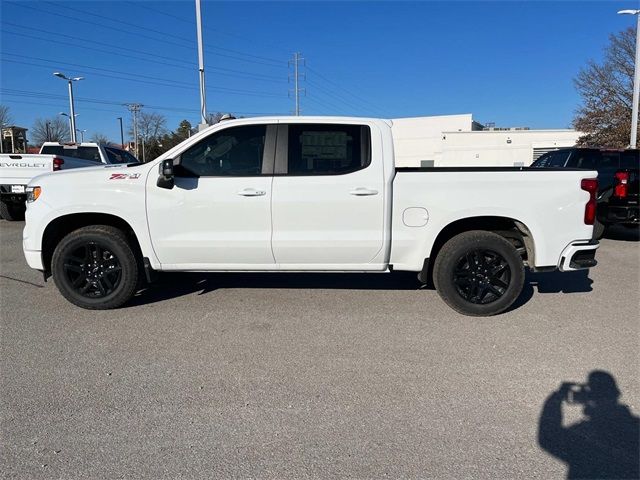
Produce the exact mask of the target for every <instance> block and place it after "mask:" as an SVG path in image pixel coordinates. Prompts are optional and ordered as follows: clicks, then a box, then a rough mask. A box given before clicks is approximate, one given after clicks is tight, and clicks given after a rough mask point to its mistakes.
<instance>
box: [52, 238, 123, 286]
mask: <svg viewBox="0 0 640 480" xmlns="http://www.w3.org/2000/svg"><path fill="white" fill-rule="evenodd" d="M63 261H64V272H65V275H66V277H67V280H68V282H69V284H70V285H71V286H72V287H73V289H74V290H75V291H76V292H77V293H78V294H80V295H82V296H83V297H87V298H102V297H106V296H107V295H110V294H111V293H113V292H114V291H115V290H116V289H117V288H118V285H119V284H120V280H121V278H122V266H121V265H120V260H119V259H118V257H116V256H115V255H114V254H113V252H112V251H111V250H109V248H108V247H106V246H105V245H101V244H100V243H97V242H87V243H86V244H84V245H80V246H78V247H77V248H75V249H74V250H70V251H68V252H66V254H65V256H64V257H63Z"/></svg>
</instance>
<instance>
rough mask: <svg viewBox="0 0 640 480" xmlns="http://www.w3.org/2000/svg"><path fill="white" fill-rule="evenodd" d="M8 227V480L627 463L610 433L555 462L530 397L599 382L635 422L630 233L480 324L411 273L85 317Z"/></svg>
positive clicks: (241, 290)
mask: <svg viewBox="0 0 640 480" xmlns="http://www.w3.org/2000/svg"><path fill="white" fill-rule="evenodd" d="M22 226H23V224H22V223H21V222H19V223H8V222H6V221H0V249H1V250H0V253H1V258H0V292H1V303H0V308H1V327H2V330H1V332H0V333H1V352H0V368H1V382H2V383H1V390H0V392H1V393H0V395H1V399H0V401H1V403H0V415H1V435H0V438H1V441H0V449H1V456H0V471H1V472H2V474H3V476H5V477H6V478H21V479H22V478H192V477H200V478H229V477H260V478H300V477H315V478H327V477H357V478H370V477H376V478H379V477H385V476H387V477H432V478H433V477H437V478H452V477H455V478H461V477H474V478H516V477H517V478H523V477H525V478H563V477H565V476H566V474H567V467H568V465H570V466H571V468H583V469H586V470H583V471H591V472H602V468H607V466H606V465H605V463H607V462H612V464H613V463H619V462H623V463H624V462H633V461H635V462H637V451H636V452H635V457H634V456H633V455H634V452H633V451H632V450H631V449H630V446H629V445H630V444H629V438H628V437H625V436H624V435H628V431H627V430H624V429H619V428H616V427H614V424H613V423H607V422H605V423H604V424H602V425H604V427H602V425H601V427H602V428H605V429H607V428H609V429H610V430H609V431H606V432H605V433H604V437H606V436H607V435H608V436H609V437H612V438H614V440H615V441H614V443H616V444H617V447H616V448H614V449H612V450H611V449H608V447H607V446H606V445H605V444H606V442H605V443H601V444H598V443H597V442H596V443H595V444H593V442H592V443H591V444H590V445H591V447H590V448H596V449H597V451H595V452H594V451H591V453H590V454H588V455H582V456H580V455H573V456H571V455H568V456H567V455H565V456H564V457H563V458H564V460H562V459H559V458H558V456H562V455H558V454H555V455H554V454H552V453H549V450H553V448H550V447H549V445H548V444H547V445H546V450H545V448H543V446H542V445H541V444H540V443H539V440H538V428H539V425H540V422H541V419H542V420H543V422H547V423H545V425H547V426H548V422H552V421H553V420H554V419H553V418H552V417H553V415H551V416H549V415H542V408H543V405H544V404H545V400H546V399H547V398H548V397H549V395H550V394H552V392H554V391H555V390H557V389H558V388H559V386H560V384H561V383H562V382H585V381H586V378H587V376H588V374H589V373H590V372H592V371H594V370H602V371H605V372H608V373H609V374H611V375H612V376H613V377H614V378H615V381H616V382H617V388H618V389H619V390H620V392H621V394H622V396H621V397H620V402H621V403H623V404H626V405H628V406H629V408H630V410H631V412H632V414H633V415H636V416H637V415H638V414H639V413H640V375H638V372H639V371H640V361H639V352H640V322H639V320H638V318H639V304H638V291H639V287H640V249H639V246H640V242H638V235H637V232H633V231H629V230H625V229H621V230H614V231H612V232H611V234H610V235H609V237H610V238H606V239H604V240H603V242H602V246H601V247H600V250H599V252H598V255H597V259H598V261H599V265H598V266H597V267H596V268H595V269H593V270H592V271H591V272H589V273H588V275H587V274H585V273H584V272H577V273H573V274H558V273H552V274H531V275H529V276H528V280H527V287H526V289H525V293H524V294H523V295H522V297H521V298H520V299H519V301H518V306H517V308H515V309H513V310H511V311H509V312H507V313H506V314H503V315H500V316H497V317H493V318H484V319H478V318H467V317H463V316H460V315H458V314H456V313H455V312H453V311H452V310H450V309H449V308H448V307H447V306H446V305H445V304H444V303H443V302H442V301H441V300H440V299H439V297H438V296H437V294H436V292H435V291H433V290H424V289H419V288H418V283H417V282H416V280H415V276H414V275H407V274H393V275H369V276H366V275H356V274H354V275H342V276H340V275H333V274H331V275H320V274H319V275H307V274H304V275H302V274H289V275H285V274H227V275H218V274H216V275H204V274H172V275H165V276H164V277H163V278H162V279H161V281H160V283H159V284H158V285H156V286H154V287H153V288H152V289H151V290H149V291H146V292H142V294H141V295H139V296H138V297H136V299H135V301H134V302H133V304H131V305H130V306H128V307H126V308H122V309H119V310H116V311H110V312H108V311H106V312H105V311H102V312H91V311H85V310H81V309H78V308H76V307H74V306H73V305H71V304H69V303H67V302H66V301H65V300H64V299H63V298H62V297H61V296H60V295H59V294H58V292H57V290H56V289H55V286H54V285H53V283H52V282H51V281H49V282H47V283H44V282H43V280H42V277H41V275H40V274H39V273H38V272H35V271H31V270H30V269H29V268H28V267H27V265H26V263H25V261H24V258H23V256H22V250H21V233H22ZM581 416H582V409H581V407H580V406H579V404H576V405H573V406H568V407H566V408H565V423H571V422H575V421H577V420H579V419H580V418H581ZM607 425H608V426H607ZM559 428H561V427H559ZM630 431H631V432H633V430H630ZM625 432H627V433H625ZM600 434H602V432H600ZM558 435H559V434H558ZM604 437H603V436H602V435H600V438H604ZM580 438H582V437H580ZM580 438H578V441H580ZM585 438H586V437H585ZM556 440H557V438H556V437H554V436H553V435H552V437H550V441H551V443H553V442H554V441H556ZM583 440H585V439H584V438H583ZM588 440H589V439H588V438H586V440H585V441H588ZM636 442H637V438H636ZM593 445H596V446H595V447H594V446H593ZM598 445H599V446H598ZM635 445H636V447H637V443H636V444H635ZM581 451H583V452H588V451H589V450H587V449H586V447H585V448H584V449H582V450H581ZM598 468H599V469H600V470H598ZM589 469H591V470H589Z"/></svg>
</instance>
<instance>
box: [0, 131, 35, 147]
mask: <svg viewBox="0 0 640 480" xmlns="http://www.w3.org/2000/svg"><path fill="white" fill-rule="evenodd" d="M27 130H28V129H26V128H23V127H16V126H15V125H8V126H6V127H2V128H1V129H0V153H27V149H28V148H29V147H28V145H27Z"/></svg>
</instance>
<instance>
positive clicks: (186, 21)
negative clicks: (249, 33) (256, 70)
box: [125, 1, 290, 63]
mask: <svg viewBox="0 0 640 480" xmlns="http://www.w3.org/2000/svg"><path fill="white" fill-rule="evenodd" d="M125 3H128V4H130V5H134V6H135V7H138V8H143V9H145V10H148V11H150V12H154V13H157V14H159V15H163V16H165V17H168V18H171V19H172V20H178V21H180V22H183V23H187V24H189V25H191V26H193V25H194V21H193V20H188V19H186V18H184V17H180V16H177V15H174V14H172V13H167V12H164V11H162V10H158V9H157V8H151V7H150V6H149V5H147V4H146V3H145V2H130V1H129V2H125ZM203 28H204V29H205V30H209V31H211V32H215V33H217V34H222V35H228V36H230V37H234V38H239V39H241V40H245V41H249V42H251V43H252V44H254V43H255V38H249V37H245V36H244V35H239V34H237V33H231V32H225V31H224V30H220V29H217V28H212V27H207V26H204V27H203ZM260 43H261V44H262V45H271V46H272V47H274V48H277V49H278V50H280V51H281V52H283V53H285V52H286V53H288V52H289V51H290V50H289V49H288V48H285V47H284V46H275V45H274V44H269V43H268V42H262V41H261V42H260ZM218 48H219V47H218ZM252 56H254V57H255V58H260V59H264V60H268V61H272V62H276V63H282V61H281V60H276V59H273V58H268V57H263V56H259V55H252Z"/></svg>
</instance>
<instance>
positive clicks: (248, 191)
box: [238, 188, 267, 197]
mask: <svg viewBox="0 0 640 480" xmlns="http://www.w3.org/2000/svg"><path fill="white" fill-rule="evenodd" d="M266 194H267V192H265V191H264V190H256V189H255V188H244V189H242V190H240V191H239V192H238V195H242V196H243V197H262V196H263V195H266Z"/></svg>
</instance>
